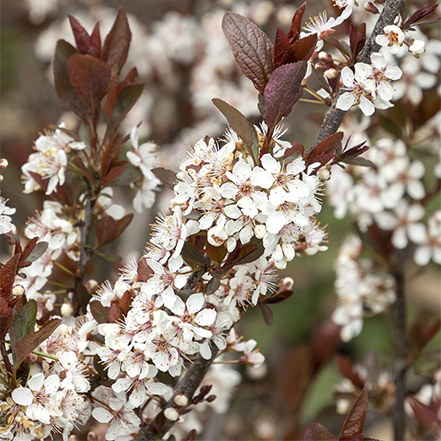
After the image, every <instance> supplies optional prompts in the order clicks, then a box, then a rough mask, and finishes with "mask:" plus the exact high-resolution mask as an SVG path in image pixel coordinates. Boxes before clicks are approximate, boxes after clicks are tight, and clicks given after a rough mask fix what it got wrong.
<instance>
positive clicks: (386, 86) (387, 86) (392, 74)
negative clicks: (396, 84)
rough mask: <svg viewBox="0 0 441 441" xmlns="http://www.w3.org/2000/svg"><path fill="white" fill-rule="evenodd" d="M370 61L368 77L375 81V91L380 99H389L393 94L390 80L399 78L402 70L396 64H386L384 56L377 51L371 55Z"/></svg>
mask: <svg viewBox="0 0 441 441" xmlns="http://www.w3.org/2000/svg"><path fill="white" fill-rule="evenodd" d="M371 62H372V65H371V67H372V73H371V74H370V76H369V77H368V78H369V79H372V80H373V81H374V82H375V91H376V93H377V94H378V96H379V97H380V98H381V99H382V100H385V101H389V100H391V99H392V97H393V95H394V88H393V86H392V85H391V80H398V79H400V78H401V76H402V74H403V72H401V69H400V68H399V67H398V66H391V65H389V64H387V63H386V60H385V58H384V56H383V55H382V54H380V53H377V52H374V53H373V54H372V55H371Z"/></svg>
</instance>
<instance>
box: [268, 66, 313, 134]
mask: <svg viewBox="0 0 441 441" xmlns="http://www.w3.org/2000/svg"><path fill="white" fill-rule="evenodd" d="M305 73H306V62H305V61H298V62H297V63H290V64H284V65H283V66H280V67H279V68H277V69H276V70H275V71H274V72H273V73H272V75H271V77H270V79H269V81H268V84H267V85H266V87H265V92H264V97H265V105H266V112H265V121H266V123H267V124H268V126H269V127H270V128H273V127H275V125H276V124H277V123H278V122H279V121H280V120H281V119H282V118H283V117H285V116H288V115H289V114H290V113H291V110H292V107H293V105H294V104H295V103H296V102H297V101H298V100H299V99H300V98H301V97H302V95H303V87H302V80H303V78H304V77H305Z"/></svg>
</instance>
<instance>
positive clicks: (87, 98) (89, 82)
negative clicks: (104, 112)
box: [67, 54, 111, 112]
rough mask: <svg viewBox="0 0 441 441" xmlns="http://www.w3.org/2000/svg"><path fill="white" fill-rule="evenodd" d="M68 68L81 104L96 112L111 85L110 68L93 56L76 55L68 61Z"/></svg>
mask: <svg viewBox="0 0 441 441" xmlns="http://www.w3.org/2000/svg"><path fill="white" fill-rule="evenodd" d="M67 68H68V72H69V80H70V82H71V84H72V86H73V87H75V89H76V90H77V92H78V96H79V97H80V100H81V102H82V103H83V104H84V105H85V106H87V107H88V108H89V109H91V110H92V112H95V111H96V110H97V109H99V105H100V102H101V100H102V98H103V97H104V93H105V91H106V88H107V85H108V84H109V80H110V74H111V68H110V66H108V65H107V64H106V63H105V62H104V61H101V60H100V59H98V58H95V57H93V56H92V55H88V54H87V55H80V54H74V55H72V56H71V57H70V58H69V60H67Z"/></svg>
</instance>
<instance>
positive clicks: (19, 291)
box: [12, 285, 25, 296]
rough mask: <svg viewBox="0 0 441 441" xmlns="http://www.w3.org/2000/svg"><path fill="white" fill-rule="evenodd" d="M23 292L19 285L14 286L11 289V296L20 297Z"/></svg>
mask: <svg viewBox="0 0 441 441" xmlns="http://www.w3.org/2000/svg"><path fill="white" fill-rule="evenodd" d="M24 292H25V290H24V288H23V287H22V286H21V285H15V286H14V288H12V295H13V296H22V295H23V294H24Z"/></svg>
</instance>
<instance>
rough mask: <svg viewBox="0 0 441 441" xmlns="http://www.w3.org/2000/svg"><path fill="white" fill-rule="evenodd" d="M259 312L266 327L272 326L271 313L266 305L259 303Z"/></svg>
mask: <svg viewBox="0 0 441 441" xmlns="http://www.w3.org/2000/svg"><path fill="white" fill-rule="evenodd" d="M259 307H260V311H261V312H262V317H263V320H264V322H265V323H266V325H267V326H271V325H272V324H273V311H271V309H270V307H269V306H268V305H265V303H259Z"/></svg>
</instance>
